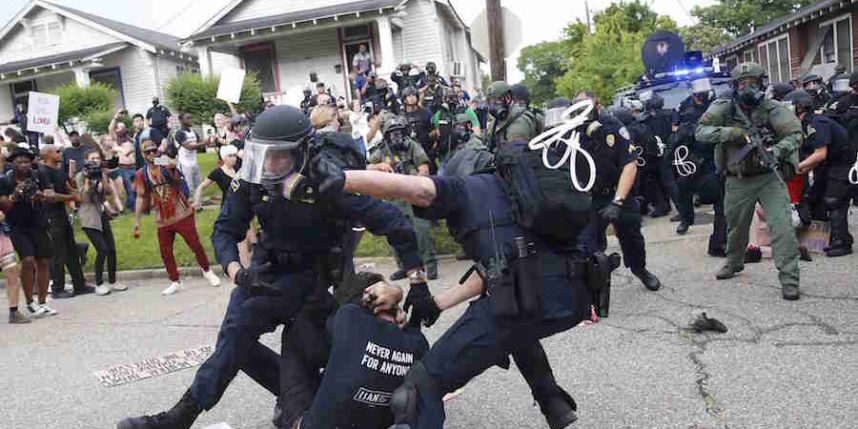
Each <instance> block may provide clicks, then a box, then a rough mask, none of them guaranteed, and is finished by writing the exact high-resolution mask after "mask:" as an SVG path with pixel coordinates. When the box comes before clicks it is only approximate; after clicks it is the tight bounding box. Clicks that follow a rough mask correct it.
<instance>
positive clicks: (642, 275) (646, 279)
mask: <svg viewBox="0 0 858 429" xmlns="http://www.w3.org/2000/svg"><path fill="white" fill-rule="evenodd" d="M632 274H634V275H635V277H637V278H639V279H640V281H641V282H642V283H643V285H644V287H645V288H647V289H649V290H652V291H656V290H659V289H660V288H661V280H659V279H658V277H656V276H655V274H653V273H651V272H649V270H647V269H646V268H632Z"/></svg>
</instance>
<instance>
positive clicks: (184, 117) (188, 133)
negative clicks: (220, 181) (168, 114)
mask: <svg viewBox="0 0 858 429" xmlns="http://www.w3.org/2000/svg"><path fill="white" fill-rule="evenodd" d="M192 120H193V116H191V114H190V113H188V112H183V113H180V114H179V122H180V123H181V128H180V129H179V130H178V131H176V144H177V145H178V146H179V158H178V159H179V164H178V167H179V171H181V172H182V175H183V176H185V180H187V182H188V189H197V186H199V185H200V182H201V181H202V178H201V177H200V166H199V164H197V149H201V148H205V147H206V146H207V142H206V141H205V140H203V139H201V138H200V135H199V134H197V132H196V131H195V130H194V129H193V128H191V121H192Z"/></svg>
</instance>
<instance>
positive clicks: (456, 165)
mask: <svg viewBox="0 0 858 429" xmlns="http://www.w3.org/2000/svg"><path fill="white" fill-rule="evenodd" d="M471 126H472V125H471V118H470V117H469V116H468V115H466V114H464V113H460V114H458V115H456V119H455V121H454V122H453V138H454V140H455V142H456V143H455V145H454V146H453V147H454V150H453V153H452V154H451V155H450V159H449V160H448V161H447V163H446V165H445V166H444V173H443V175H444V176H454V177H465V176H470V175H471V174H474V173H477V172H482V171H486V170H487V169H488V168H489V167H490V165H491V163H492V158H493V156H492V153H491V152H489V148H488V147H487V146H486V144H485V143H483V139H481V138H480V137H479V136H478V135H476V134H474V132H473V130H472V128H471Z"/></svg>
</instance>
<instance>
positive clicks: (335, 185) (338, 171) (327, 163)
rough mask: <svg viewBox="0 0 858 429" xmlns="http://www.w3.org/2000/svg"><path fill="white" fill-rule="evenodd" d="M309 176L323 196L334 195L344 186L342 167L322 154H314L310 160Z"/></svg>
mask: <svg viewBox="0 0 858 429" xmlns="http://www.w3.org/2000/svg"><path fill="white" fill-rule="evenodd" d="M310 178H311V179H313V180H314V181H315V182H316V183H317V184H318V185H317V186H318V188H319V189H318V191H319V193H320V194H322V195H324V196H329V195H336V194H338V193H340V192H342V191H343V187H345V186H346V174H345V172H343V169H342V168H340V166H338V165H337V164H335V163H334V162H333V161H331V160H329V159H327V158H325V157H324V156H322V155H316V157H315V158H313V160H312V161H310Z"/></svg>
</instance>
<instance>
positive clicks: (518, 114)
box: [486, 103, 539, 149]
mask: <svg viewBox="0 0 858 429" xmlns="http://www.w3.org/2000/svg"><path fill="white" fill-rule="evenodd" d="M486 128H488V129H487V130H486V141H487V142H490V144H489V146H490V147H491V148H492V149H495V148H497V147H498V146H500V145H501V144H503V143H506V142H509V141H521V140H531V139H533V138H534V137H536V135H537V131H538V129H539V127H538V126H537V122H536V117H535V116H534V114H533V112H531V111H530V110H528V108H527V106H526V105H524V104H520V103H513V104H511V105H510V106H509V113H507V115H506V117H505V118H503V119H501V120H500V121H498V120H497V119H494V120H492V121H491V122H490V123H489V124H488V126H487V127H486Z"/></svg>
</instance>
